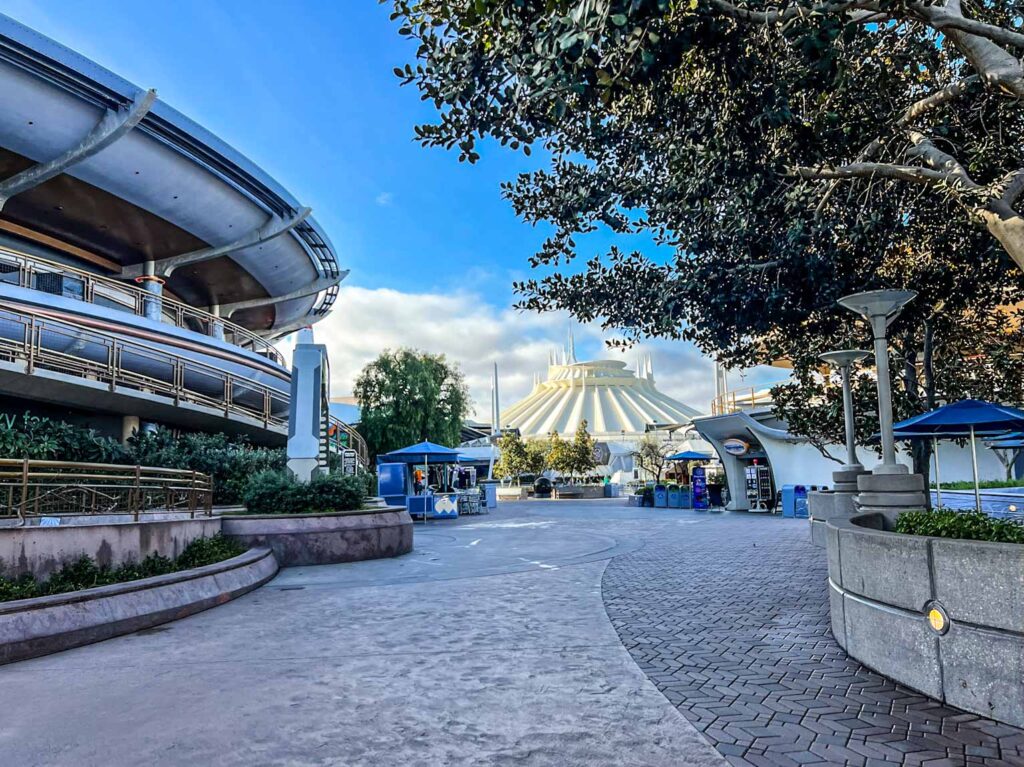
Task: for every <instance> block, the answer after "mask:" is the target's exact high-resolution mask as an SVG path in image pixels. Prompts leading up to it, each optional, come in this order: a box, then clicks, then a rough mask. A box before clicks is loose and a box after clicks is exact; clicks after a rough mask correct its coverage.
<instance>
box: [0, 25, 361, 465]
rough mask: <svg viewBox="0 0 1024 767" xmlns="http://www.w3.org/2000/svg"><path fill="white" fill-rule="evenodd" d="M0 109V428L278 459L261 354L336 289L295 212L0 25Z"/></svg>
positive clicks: (200, 138) (139, 102)
mask: <svg viewBox="0 0 1024 767" xmlns="http://www.w3.org/2000/svg"><path fill="white" fill-rule="evenodd" d="M0 103H2V104H3V105H4V108H3V109H2V110H0V404H2V405H3V407H4V410H5V412H18V411H19V410H21V411H28V410H31V411H32V412H33V413H36V414H40V415H46V416H49V417H54V418H60V419H63V420H68V421H73V422H79V423H84V424H88V425H89V426H91V427H93V428H97V429H98V430H100V431H101V432H102V433H104V434H107V435H110V436H115V435H116V436H119V437H128V436H130V435H131V434H132V432H133V431H134V430H136V429H146V428H150V427H151V426H153V425H156V424H163V425H166V426H169V427H172V428H181V429H187V430H190V431H210V432H226V433H230V434H242V435H245V436H247V437H249V438H251V439H252V440H254V441H255V442H258V443H261V444H276V445H282V444H284V443H285V441H286V437H287V434H288V414H289V410H290V409H294V408H290V398H291V387H290V384H291V371H290V370H289V368H288V367H287V366H286V365H285V364H284V358H283V356H282V355H281V353H280V352H279V351H278V350H277V349H276V348H275V347H274V345H273V343H271V341H270V340H269V339H274V338H278V337H280V336H281V335H283V334H286V333H289V332H292V331H294V330H297V329H300V328H303V327H308V326H310V325H312V324H313V323H315V322H317V321H319V320H320V319H322V318H323V317H324V316H325V315H326V314H327V312H328V310H329V309H330V308H331V307H332V305H333V303H334V301H335V299H336V297H337V295H338V284H339V283H340V282H341V280H342V279H344V278H345V276H346V275H347V271H345V270H343V269H342V268H341V266H340V265H339V263H338V257H337V255H336V253H335V250H334V247H333V245H332V244H331V242H330V239H329V238H328V236H327V233H326V232H325V231H324V230H323V229H322V228H321V227H320V225H319V224H318V223H317V222H316V220H315V219H314V218H313V216H312V215H311V212H310V208H309V207H307V206H305V205H303V204H301V203H300V201H299V200H297V199H296V198H295V197H294V196H293V195H291V194H290V193H289V192H288V191H287V190H286V189H284V188H283V187H282V186H281V184H279V183H278V182H277V181H276V180H274V179H273V178H272V177H271V176H270V175H269V174H267V173H266V172H265V171H264V170H262V169H261V168H260V167H259V166H257V165H256V164H255V163H253V162H252V161H251V160H249V159H248V158H246V157H244V156H243V155H241V154H240V153H239V152H238V151H236V150H235V149H234V148H232V147H231V146H230V145H229V144H227V143H226V142H225V141H223V140H222V139H220V138H219V137H217V136H215V135H213V134H212V133H211V132H210V131H208V130H206V129H204V128H202V127H201V126H200V125H198V124H197V123H195V122H193V121H192V120H191V119H189V118H187V117H185V116H184V115H182V114H181V113H179V112H177V111H176V110H175V109H173V108H172V107H170V106H169V105H168V104H166V103H165V102H163V101H161V100H160V99H158V98H157V96H156V91H154V90H146V89H142V88H139V87H138V86H136V85H134V84H132V83H130V82H128V81H126V80H125V79H123V78H121V77H119V76H117V75H116V74H114V73H113V72H110V71H108V70H106V69H104V68H103V67H101V66H99V65H98V64H95V63H94V62H92V61H89V60H88V59H87V58H85V57H83V56H82V55H80V54H78V53H76V52H75V51H72V50H69V49H68V48H66V47H64V46H63V45H61V44H59V43H57V42H55V41H53V40H50V39H48V38H46V37H44V36H43V35H40V34H38V33H37V32H35V31H33V30H31V29H28V28H27V27H24V26H22V25H21V24H18V23H17V22H16V21H14V20H12V19H10V18H8V17H6V16H3V15H0ZM321 410H322V411H323V412H324V413H325V418H326V419H328V421H327V424H326V426H325V427H324V428H326V430H327V432H328V433H329V434H330V435H333V438H334V439H335V441H336V442H337V443H338V444H339V445H341V444H343V445H344V448H345V449H346V450H350V451H352V450H354V451H355V452H356V453H357V454H358V455H359V457H360V458H361V459H363V460H364V461H366V460H368V456H367V453H366V449H365V443H364V442H363V441H362V438H361V437H360V436H359V435H358V433H356V432H355V431H354V430H352V429H350V428H348V426H347V425H345V424H344V423H341V422H340V421H337V420H333V421H332V420H330V416H328V415H326V408H321ZM321 430H322V429H321Z"/></svg>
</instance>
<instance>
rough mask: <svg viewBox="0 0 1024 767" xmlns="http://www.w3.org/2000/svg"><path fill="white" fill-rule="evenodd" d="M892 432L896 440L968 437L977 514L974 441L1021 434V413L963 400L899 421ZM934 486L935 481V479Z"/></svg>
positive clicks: (1023, 426) (978, 497)
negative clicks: (1009, 433) (984, 437)
mask: <svg viewBox="0 0 1024 767" xmlns="http://www.w3.org/2000/svg"><path fill="white" fill-rule="evenodd" d="M892 430H893V434H894V435H895V437H896V438H897V439H910V438H912V437H933V438H936V439H938V438H939V437H945V438H947V439H948V438H955V437H970V440H971V465H972V467H973V469H974V505H975V508H976V509H977V510H978V511H981V491H980V489H979V487H978V450H977V446H976V444H975V437H977V436H996V435H1003V434H1006V433H1007V432H1012V431H1020V430H1024V410H1018V409H1017V408H1015V407H1007V406H1006V405H996V404H994V403H992V402H985V400H980V399H965V400H961V401H960V402H953V403H951V404H949V405H944V406H942V407H940V408H936V409H935V410H930V411H928V412H927V413H922V414H921V415H916V416H914V417H913V418H908V419H907V420H905V421H900V422H899V423H897V424H895V425H893V427H892ZM936 465H937V462H936ZM936 474H937V473H936ZM937 482H938V477H937V476H936V483H937Z"/></svg>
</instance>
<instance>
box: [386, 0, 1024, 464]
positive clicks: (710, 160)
mask: <svg viewBox="0 0 1024 767" xmlns="http://www.w3.org/2000/svg"><path fill="white" fill-rule="evenodd" d="M392 3H393V6H394V10H395V18H397V19H400V21H401V23H402V29H401V32H402V33H403V34H405V35H407V36H410V37H412V38H414V39H415V40H416V41H418V43H419V47H418V49H417V61H416V62H415V63H414V64H408V65H406V66H404V67H401V68H398V69H396V74H397V75H398V76H399V77H400V78H401V79H402V80H403V81H404V82H406V83H409V84H413V85H415V87H417V88H418V89H419V90H420V91H421V93H422V95H423V98H424V99H425V100H428V101H430V102H432V103H433V104H434V106H435V107H436V109H437V110H438V114H439V119H438V120H437V121H436V122H434V123H431V124H426V125H420V126H417V127H416V129H415V131H416V136H417V138H418V140H419V141H420V142H421V143H422V144H424V145H426V146H440V147H446V148H449V149H451V148H457V149H458V151H459V154H460V158H461V159H464V160H468V161H470V162H475V161H477V160H478V159H479V158H480V152H481V146H482V144H481V141H482V140H484V139H488V140H495V141H497V142H498V143H500V144H502V145H507V146H509V147H511V148H512V149H518V150H521V151H524V152H527V153H530V152H531V150H532V149H533V148H537V147H538V146H539V147H541V148H542V150H543V151H542V152H541V153H540V157H539V159H538V162H539V163H540V164H541V165H542V167H541V169H538V170H536V171H534V172H530V173H524V174H522V175H520V176H519V177H518V178H516V179H514V180H511V181H510V182H509V183H507V184H506V185H505V186H504V194H505V196H506V197H507V198H508V199H509V200H510V201H511V203H512V205H513V207H514V208H515V210H516V212H517V213H518V214H519V215H520V216H521V217H522V218H523V219H524V220H525V221H527V222H529V223H532V224H542V225H545V226H546V227H547V231H548V232H549V236H548V237H547V239H546V241H545V242H544V244H543V246H542V247H541V249H540V250H539V252H538V253H536V254H535V255H534V256H533V258H532V261H531V264H532V266H534V267H535V268H536V269H538V270H539V271H540V275H539V276H537V277H534V278H533V279H529V280H526V281H524V282H522V283H520V284H518V285H517V289H518V290H519V292H520V294H521V304H520V305H521V306H523V307H526V308H531V309H537V310H541V311H543V310H552V309H565V310H568V311H569V312H571V313H572V314H574V315H575V316H576V317H577V318H578V319H580V320H581V321H584V322H589V321H593V320H598V319H599V320H601V321H602V322H603V324H604V326H605V327H606V328H611V329H615V330H619V331H622V333H623V336H624V340H626V341H627V342H628V341H630V340H633V339H637V338H642V337H647V336H661V337H667V338H685V339H688V340H692V341H694V342H695V343H696V344H697V345H698V347H699V348H701V350H702V351H704V352H705V353H707V354H709V355H711V356H713V357H715V358H716V359H718V360H719V361H721V362H722V363H723V364H725V365H726V366H727V367H743V366H750V365H754V364H763V363H768V362H771V361H773V360H777V359H783V358H784V359H788V360H790V361H791V362H792V363H793V365H794V368H795V369H794V375H793V379H794V381H793V383H792V384H791V385H790V386H789V387H788V388H787V389H783V390H778V391H777V392H776V395H777V409H778V410H779V412H780V415H782V416H783V417H786V418H787V419H792V420H793V425H794V427H795V428H796V430H797V431H798V432H799V431H800V430H801V429H803V430H804V433H808V434H810V435H811V436H812V437H813V438H814V439H825V438H826V437H828V438H829V439H831V438H832V437H834V436H837V435H838V434H841V428H842V427H841V424H842V419H841V417H837V412H836V410H835V407H834V405H835V392H834V391H833V390H832V388H830V387H828V386H827V385H826V383H827V381H825V380H824V379H822V377H821V365H820V363H819V361H818V360H817V354H818V353H819V352H822V351H827V350H829V349H835V348H841V347H844V346H846V347H849V346H862V345H865V344H867V343H869V339H870V336H869V334H868V332H867V329H866V328H865V327H864V325H863V323H860V322H859V321H858V320H857V319H856V318H855V317H854V316H853V315H851V314H849V313H847V312H845V311H843V310H840V309H838V308H837V307H836V304H835V302H836V299H837V298H839V297H840V296H842V295H845V294H848V293H853V292H858V291H862V290H868V289H873V288H881V287H899V288H912V289H914V290H917V291H918V292H919V294H920V295H919V297H918V299H917V300H916V301H915V302H914V303H913V304H912V305H911V307H909V308H908V310H907V311H906V312H905V313H904V314H903V316H901V318H900V319H899V320H898V322H897V323H896V324H895V325H894V326H893V328H892V338H893V346H894V354H895V356H896V358H897V359H896V360H895V362H894V364H893V365H892V366H891V368H892V371H893V372H892V374H893V377H894V379H895V380H894V386H895V387H896V389H897V391H898V395H899V396H898V401H897V403H896V404H897V413H898V414H906V415H910V414H912V413H916V412H920V411H921V410H922V409H924V407H926V406H927V405H928V403H934V402H935V401H936V400H939V399H943V398H953V397H959V396H964V395H965V394H968V393H973V394H982V393H993V394H994V393H997V392H1002V393H1003V394H1007V395H1009V396H1012V397H1014V398H1015V401H1019V399H1018V398H1019V397H1020V393H1019V392H1017V391H1016V387H1014V386H1013V385H1012V381H1013V380H1020V378H1021V373H1022V372H1024V370H1022V368H1021V361H1020V355H1019V354H1015V353H1014V350H1013V348H1012V347H1011V344H1019V341H1020V338H1019V337H1018V336H1017V334H1016V323H1017V320H1018V319H1019V318H1017V317H1014V316H1012V314H1007V313H1003V312H1001V311H998V307H1001V306H1005V305H1013V304H1015V303H1016V302H1017V301H1018V300H1019V297H1020V295H1021V288H1022V287H1024V281H1022V277H1021V269H1020V267H1024V218H1022V216H1021V214H1020V212H1019V209H1020V208H1021V196H1022V192H1024V143H1022V141H1021V139H1022V137H1024V131H1022V128H1024V102H1022V101H1021V96H1022V95H1024V69H1022V65H1021V63H1020V61H1019V60H1018V56H1019V55H1020V54H1021V53H1022V52H1024V32H1022V31H1021V24H1022V21H1024V18H1022V10H1024V2H1021V1H1020V0H1005V1H1004V2H1001V3H969V4H968V3H963V2H962V1H961V0H782V2H777V3H769V2H765V1H764V0H687V1H677V0H564V1H562V2H552V1H551V0H392ZM601 229H603V230H608V231H611V232H614V233H619V234H631V233H633V234H636V233H643V234H646V235H649V236H650V237H651V238H653V240H654V242H655V243H656V245H658V246H661V247H660V248H659V249H658V250H659V253H660V254H661V255H659V254H658V253H652V252H651V249H647V251H646V252H632V253H629V252H625V251H623V250H620V249H619V248H617V247H612V248H610V250H609V251H608V252H607V253H603V254H601V253H599V254H586V253H585V250H586V248H587V246H588V243H589V242H591V240H590V239H589V238H588V237H587V235H589V234H591V233H592V232H595V231H597V230H601ZM581 254H583V255H585V258H584V259H583V261H584V263H582V264H581V263H579V260H578V259H579V256H580V255H581ZM1008 256H1009V257H1008ZM863 396H864V397H870V396H871V395H870V392H869V391H868V389H867V387H863ZM864 412H865V413H866V412H868V411H867V409H865V411H864ZM863 428H865V429H867V428H870V423H869V420H866V421H864V423H863ZM916 457H917V459H918V460H917V463H918V464H919V466H920V464H921V461H922V459H923V458H924V457H925V456H924V455H923V454H919V455H917V456H916Z"/></svg>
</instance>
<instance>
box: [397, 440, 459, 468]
mask: <svg viewBox="0 0 1024 767" xmlns="http://www.w3.org/2000/svg"><path fill="white" fill-rule="evenodd" d="M458 459H459V451H458V450H456V449H455V448H452V447H445V446H444V445H438V444H436V443H434V442H420V443H418V444H415V445H409V447H403V448H402V449H401V450H392V451H391V452H390V453H386V454H384V455H379V456H377V462H378V463H419V462H420V461H423V462H424V463H425V462H427V461H430V460H433V461H435V462H437V463H455V462H456V461H458Z"/></svg>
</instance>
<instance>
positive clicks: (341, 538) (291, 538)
mask: <svg viewBox="0 0 1024 767" xmlns="http://www.w3.org/2000/svg"><path fill="white" fill-rule="evenodd" d="M221 520H222V528H221V529H222V530H223V532H224V534H225V535H226V536H228V537H229V538H233V539H234V540H236V541H238V542H239V543H242V544H243V545H245V546H266V547H267V548H269V549H271V550H272V551H273V552H274V556H275V557H277V561H278V562H279V563H280V565H281V566H282V567H291V566H294V565H326V564H334V563H338V562H358V561H362V560H364V559H380V558H382V557H395V556H398V555H400V554H407V553H408V552H410V551H412V537H413V526H412V518H411V517H410V516H409V512H408V511H406V510H405V509H404V508H402V507H394V506H392V507H389V508H385V509H371V510H362V511H355V512H337V513H333V514H288V515H282V514H274V515H272V514H245V515H238V516H224V517H221Z"/></svg>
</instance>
